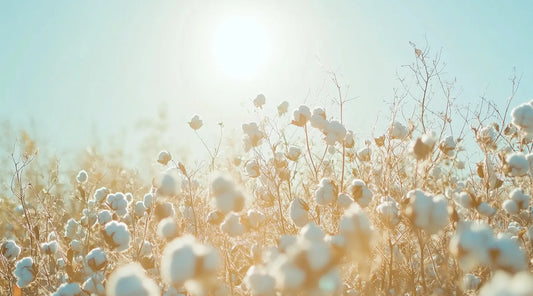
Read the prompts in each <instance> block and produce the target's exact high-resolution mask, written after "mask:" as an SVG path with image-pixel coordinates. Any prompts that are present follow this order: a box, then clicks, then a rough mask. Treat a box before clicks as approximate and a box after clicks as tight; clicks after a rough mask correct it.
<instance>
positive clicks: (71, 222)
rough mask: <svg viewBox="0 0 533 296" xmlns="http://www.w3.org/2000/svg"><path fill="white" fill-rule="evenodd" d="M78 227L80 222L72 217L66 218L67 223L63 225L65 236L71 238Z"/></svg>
mask: <svg viewBox="0 0 533 296" xmlns="http://www.w3.org/2000/svg"><path fill="white" fill-rule="evenodd" d="M79 227H80V224H79V223H78V222H77V221H76V220H75V219H74V218H70V219H68V221H67V225H65V236H66V237H67V238H69V239H73V238H74V237H75V236H76V234H77V233H78V229H79Z"/></svg>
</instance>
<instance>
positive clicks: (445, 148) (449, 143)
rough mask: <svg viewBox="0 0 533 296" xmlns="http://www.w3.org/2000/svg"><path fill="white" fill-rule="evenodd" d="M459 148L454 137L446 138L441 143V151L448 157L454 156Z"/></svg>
mask: <svg viewBox="0 0 533 296" xmlns="http://www.w3.org/2000/svg"><path fill="white" fill-rule="evenodd" d="M456 147H457V144H456V143H455V140H454V139H453V137H452V136H448V137H446V139H443V140H442V141H440V143H439V149H440V150H441V151H442V152H443V153H444V154H446V155H448V156H453V155H454V151H455V148H456Z"/></svg>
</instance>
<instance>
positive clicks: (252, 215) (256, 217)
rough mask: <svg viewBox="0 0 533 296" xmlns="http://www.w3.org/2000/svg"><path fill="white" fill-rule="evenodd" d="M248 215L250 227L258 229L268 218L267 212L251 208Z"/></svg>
mask: <svg viewBox="0 0 533 296" xmlns="http://www.w3.org/2000/svg"><path fill="white" fill-rule="evenodd" d="M246 216H247V217H248V222H249V223H250V227H252V228H253V229H258V228H259V226H260V225H261V224H263V222H264V221H265V219H266V217H265V214H263V213H261V212H260V211H257V210H249V211H248V213H247V214H246Z"/></svg>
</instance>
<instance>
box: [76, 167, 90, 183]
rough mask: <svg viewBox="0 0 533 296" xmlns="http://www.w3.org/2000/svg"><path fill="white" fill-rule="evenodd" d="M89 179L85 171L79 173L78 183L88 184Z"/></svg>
mask: <svg viewBox="0 0 533 296" xmlns="http://www.w3.org/2000/svg"><path fill="white" fill-rule="evenodd" d="M88 179H89V175H88V174H87V172H86V171H85V170H81V171H79V172H78V175H77V176H76V181H78V183H80V184H83V183H87V180H88Z"/></svg>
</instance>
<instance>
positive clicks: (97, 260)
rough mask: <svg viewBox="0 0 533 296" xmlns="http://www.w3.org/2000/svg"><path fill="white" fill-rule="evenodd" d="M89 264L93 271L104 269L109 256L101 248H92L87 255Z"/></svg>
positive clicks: (86, 258)
mask: <svg viewBox="0 0 533 296" xmlns="http://www.w3.org/2000/svg"><path fill="white" fill-rule="evenodd" d="M85 260H86V261H87V266H89V267H90V268H91V269H92V270H93V271H98V270H100V269H102V268H103V267H104V266H105V265H106V264H107V256H106V254H105V252H104V250H102V249H101V248H94V249H92V250H91V251H90V252H89V253H88V254H87V256H85Z"/></svg>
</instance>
